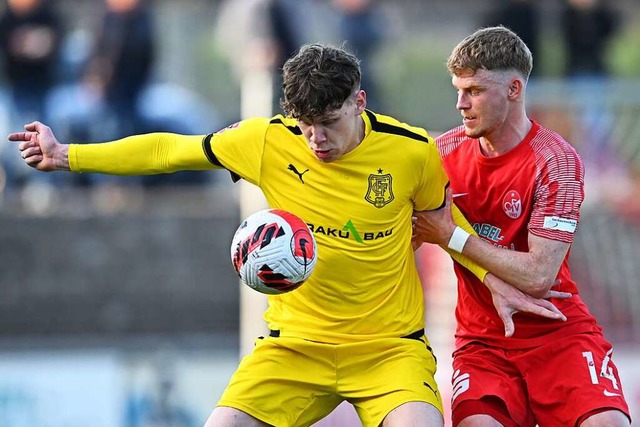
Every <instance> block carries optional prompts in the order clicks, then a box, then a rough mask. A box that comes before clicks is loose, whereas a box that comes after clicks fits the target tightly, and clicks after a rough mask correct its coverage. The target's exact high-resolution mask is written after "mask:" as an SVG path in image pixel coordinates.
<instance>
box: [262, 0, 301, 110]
mask: <svg viewBox="0 0 640 427" xmlns="http://www.w3.org/2000/svg"><path fill="white" fill-rule="evenodd" d="M266 7H267V13H266V16H267V30H268V31H269V33H270V38H271V45H272V46H271V48H272V50H273V68H274V70H273V107H272V108H273V112H274V113H275V112H277V111H280V105H279V101H280V98H281V92H282V73H281V70H282V65H284V62H285V61H286V60H287V58H289V57H291V56H292V55H293V54H294V53H296V52H297V51H298V48H299V47H300V45H302V44H303V43H304V41H305V37H304V35H303V34H302V31H303V30H302V28H299V27H298V26H297V25H296V23H297V22H298V19H297V18H298V16H297V15H296V12H297V11H298V10H299V9H298V8H299V5H298V4H297V3H296V2H295V1H294V0H267V4H266Z"/></svg>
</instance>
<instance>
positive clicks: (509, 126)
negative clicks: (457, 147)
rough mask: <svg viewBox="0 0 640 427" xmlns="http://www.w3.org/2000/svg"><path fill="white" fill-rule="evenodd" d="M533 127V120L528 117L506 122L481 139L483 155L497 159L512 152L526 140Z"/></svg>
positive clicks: (524, 116)
mask: <svg viewBox="0 0 640 427" xmlns="http://www.w3.org/2000/svg"><path fill="white" fill-rule="evenodd" d="M531 126H532V124H531V120H529V118H528V117H527V116H526V115H523V116H522V117H521V118H520V119H519V120H506V121H505V122H504V124H503V125H502V126H500V127H499V128H498V129H496V130H495V131H492V132H488V133H487V134H486V135H484V136H482V137H481V138H480V149H481V151H482V154H484V155H485V156H487V157H496V156H500V155H502V154H505V153H507V152H509V151H511V150H512V149H514V148H515V147H517V146H518V144H520V143H521V142H522V140H524V138H525V137H526V136H527V134H528V133H529V131H530V130H531Z"/></svg>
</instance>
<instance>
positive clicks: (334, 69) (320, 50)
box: [280, 44, 361, 121]
mask: <svg viewBox="0 0 640 427" xmlns="http://www.w3.org/2000/svg"><path fill="white" fill-rule="evenodd" d="M282 78H283V79H282V81H283V83H282V90H283V95H284V97H283V99H282V100H281V101H280V106H281V107H282V109H283V111H284V112H285V114H286V115H288V116H290V117H293V118H295V119H299V120H309V121H312V120H313V119H314V118H316V117H319V116H321V115H323V114H324V113H326V112H327V111H331V110H335V109H339V108H340V107H342V104H344V102H345V101H346V100H347V99H348V98H349V96H351V95H353V94H355V91H356V90H358V89H359V88H360V79H361V71H360V61H359V60H358V58H356V57H355V56H354V55H353V54H351V53H349V52H347V51H346V50H345V49H342V48H339V47H335V46H330V45H322V44H308V45H304V46H302V47H301V48H300V50H299V51H298V53H296V54H295V55H294V56H292V57H291V58H289V59H288V60H287V62H285V64H284V66H283V68H282Z"/></svg>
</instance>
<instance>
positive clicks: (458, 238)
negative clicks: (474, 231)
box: [447, 227, 471, 253]
mask: <svg viewBox="0 0 640 427" xmlns="http://www.w3.org/2000/svg"><path fill="white" fill-rule="evenodd" d="M469 236H471V234H469V233H467V232H466V231H464V230H463V229H462V228H460V227H456V228H455V230H453V234H452V235H451V239H449V243H448V244H447V247H448V248H449V249H451V250H454V251H456V252H459V253H462V249H464V245H465V243H467V240H468V239H469Z"/></svg>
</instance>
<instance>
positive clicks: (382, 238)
mask: <svg viewBox="0 0 640 427" xmlns="http://www.w3.org/2000/svg"><path fill="white" fill-rule="evenodd" d="M362 119H363V120H364V122H365V137H364V139H363V140H362V142H361V143H360V144H359V145H358V146H357V147H356V148H355V149H353V150H352V151H350V152H349V153H347V154H345V155H344V156H342V157H340V158H339V159H337V160H334V161H332V162H329V163H324V162H321V161H320V160H318V159H317V158H316V156H315V155H314V153H313V151H312V150H311V149H310V148H309V145H308V142H307V141H306V139H305V137H304V136H303V135H302V132H301V131H300V129H299V128H298V126H297V122H296V120H294V119H291V118H285V117H283V116H280V115H278V116H275V117H273V118H253V119H247V120H243V121H241V122H238V123H236V124H234V125H232V126H229V127H228V128H225V129H223V130H221V131H219V132H217V133H214V134H210V135H207V136H204V137H203V136H179V135H173V134H156V135H154V136H148V135H147V136H140V137H130V138H127V139H124V140H121V141H116V142H113V143H107V144H90V145H76V144H73V145H72V146H71V147H70V151H69V160H70V166H71V169H72V170H74V171H87V172H102V173H104V172H106V173H119V174H140V173H159V172H172V171H175V170H182V169H195V170H202V169H212V168H217V167H224V168H225V169H227V170H229V171H230V172H231V173H232V174H233V175H234V176H235V177H236V178H242V179H245V180H246V181H248V182H250V183H253V184H255V185H257V186H259V187H260V188H261V190H262V192H263V193H264V195H265V197H266V200H267V202H268V204H269V206H270V207H272V208H278V209H284V210H287V211H290V212H292V213H294V214H296V215H298V216H299V217H301V218H302V219H303V220H304V221H305V222H306V223H307V224H308V225H309V227H310V229H311V230H312V232H313V233H314V236H315V238H316V241H317V244H318V262H317V265H316V268H315V270H314V272H313V274H312V275H311V277H310V278H309V279H308V281H307V282H306V283H305V284H304V285H302V286H301V287H300V288H298V289H296V290H295V291H292V292H290V293H287V294H282V295H270V296H269V297H268V299H269V307H268V309H267V311H266V312H265V316H264V317H265V320H266V322H267V323H268V327H269V328H270V329H272V330H278V331H280V335H281V336H296V337H300V338H305V339H308V340H312V341H317V342H325V343H345V342H354V341H362V340H368V339H375V338H390V337H400V336H404V335H408V334H410V333H412V332H415V331H417V330H420V329H422V328H423V327H424V300H423V298H424V297H423V292H422V286H421V283H420V279H419V276H418V272H417V269H416V265H415V258H414V255H413V248H412V245H411V234H412V227H411V216H412V212H413V211H414V210H433V209H438V208H440V207H442V206H443V205H444V201H445V190H446V188H447V186H448V183H449V181H448V178H447V175H446V174H445V172H444V169H443V167H442V163H441V159H440V156H439V153H438V149H437V147H436V145H435V144H434V141H433V139H432V138H431V137H430V136H429V135H428V133H427V132H426V130H424V129H422V128H418V127H413V126H410V125H407V124H404V123H401V122H399V121H397V120H395V119H393V118H391V117H388V116H384V115H380V114H376V113H373V112H371V111H369V110H365V111H364V112H363V114H362ZM100 145H105V146H110V145H111V146H112V147H111V148H109V147H100ZM115 145H118V146H119V148H114V146H115ZM140 153H145V154H149V153H151V154H150V155H144V156H141V155H140ZM107 163H108V165H107ZM455 219H456V222H457V223H458V222H459V221H460V216H456V218H455ZM462 220H464V219H463V218H462ZM460 225H461V226H463V228H465V229H466V230H467V231H470V232H471V231H472V229H471V227H470V226H469V225H468V223H466V221H465V223H464V224H460ZM456 258H463V261H464V262H463V264H464V265H466V266H468V267H469V268H470V269H471V270H473V271H474V274H477V275H478V276H479V277H480V278H481V280H482V279H483V278H484V274H486V271H485V270H483V269H481V268H480V267H477V266H476V265H475V264H473V263H469V261H468V260H466V259H465V258H464V257H462V256H457V257H456ZM230 268H231V267H230Z"/></svg>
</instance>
